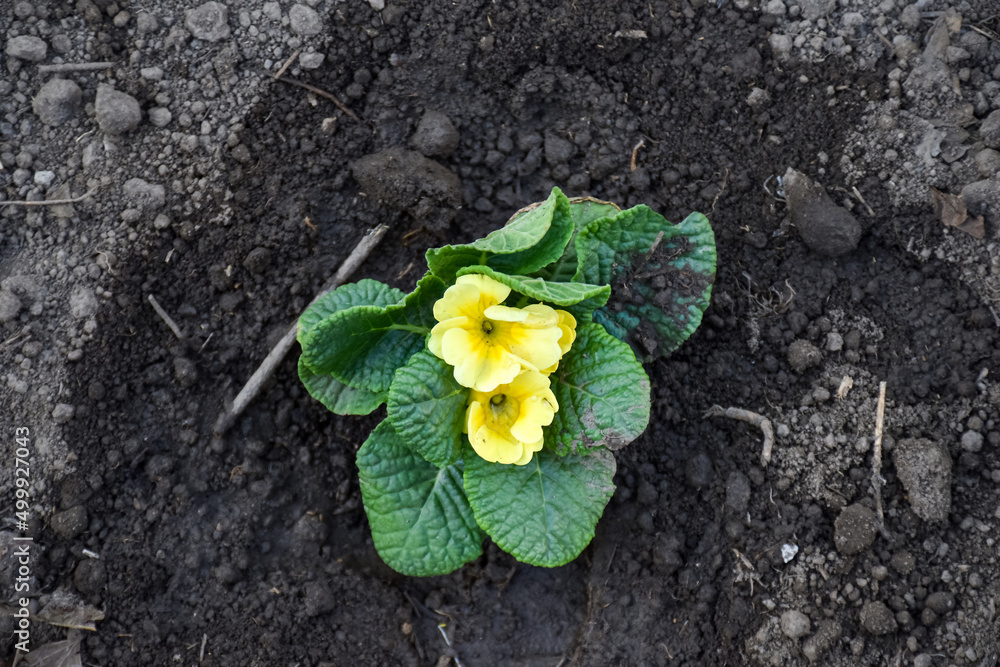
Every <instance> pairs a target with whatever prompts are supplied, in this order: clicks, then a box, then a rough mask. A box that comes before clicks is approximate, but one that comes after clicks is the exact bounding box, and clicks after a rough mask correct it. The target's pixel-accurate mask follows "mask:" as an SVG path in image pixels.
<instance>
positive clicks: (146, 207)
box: [122, 178, 167, 213]
mask: <svg viewBox="0 0 1000 667" xmlns="http://www.w3.org/2000/svg"><path fill="white" fill-rule="evenodd" d="M122 193H123V194H124V195H125V201H126V202H127V203H128V204H129V205H130V206H134V207H135V208H137V209H139V210H140V211H142V212H143V213H152V212H155V211H158V210H160V209H161V208H163V205H164V204H166V203H167V191H166V189H165V188H164V187H163V186H162V185H160V184H159V183H149V182H147V181H144V180H143V179H141V178H130V179H129V180H127V181H125V185H124V186H122Z"/></svg>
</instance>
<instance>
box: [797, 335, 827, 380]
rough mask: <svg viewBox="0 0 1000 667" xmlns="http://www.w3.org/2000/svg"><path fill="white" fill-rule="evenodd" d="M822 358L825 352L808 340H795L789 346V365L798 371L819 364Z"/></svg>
mask: <svg viewBox="0 0 1000 667" xmlns="http://www.w3.org/2000/svg"><path fill="white" fill-rule="evenodd" d="M822 360H823V353H822V352H820V351H819V348H818V347H816V346H815V345H813V344H812V343H810V342H809V341H807V340H802V339H798V340H794V341H792V344H791V345H789V346H788V365H789V366H791V367H792V370H793V371H795V372H796V373H802V372H805V370H806V369H807V368H810V367H812V366H815V365H817V364H818V363H819V362H821V361H822Z"/></svg>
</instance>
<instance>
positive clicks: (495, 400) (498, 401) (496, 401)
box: [490, 394, 507, 407]
mask: <svg viewBox="0 0 1000 667" xmlns="http://www.w3.org/2000/svg"><path fill="white" fill-rule="evenodd" d="M505 400H507V397H506V396H505V395H503V394H496V395H494V396H492V397H491V398H490V403H492V404H493V405H496V406H498V407H499V406H501V405H503V402H504V401H505Z"/></svg>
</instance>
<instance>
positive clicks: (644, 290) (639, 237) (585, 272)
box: [574, 205, 716, 361]
mask: <svg viewBox="0 0 1000 667" xmlns="http://www.w3.org/2000/svg"><path fill="white" fill-rule="evenodd" d="M661 232H662V237H661V238H660V240H659V243H657V238H658V237H660V234H661ZM576 251H577V259H578V263H579V268H578V270H577V274H576V276H575V277H574V280H578V281H582V282H588V283H595V284H607V283H611V289H612V294H613V295H614V296H613V298H612V300H611V303H609V304H608V305H607V306H606V307H604V308H603V309H601V310H599V311H597V312H595V313H594V321H596V322H600V323H601V324H602V325H603V326H604V327H605V328H606V329H607V330H608V332H609V333H611V334H612V335H613V336H615V337H616V338H619V339H621V340H624V341H625V342H627V343H629V344H630V345H631V346H632V349H633V350H635V352H636V355H637V356H639V357H640V358H642V359H644V360H647V361H649V360H651V359H653V358H655V357H657V356H663V355H666V354H669V353H670V352H672V351H674V350H675V349H677V347H678V346H680V344H681V343H683V342H684V341H685V340H687V338H688V337H689V336H690V335H691V334H692V333H694V331H695V329H697V328H698V325H699V324H700V323H701V317H702V314H703V313H704V311H705V309H706V308H707V307H708V302H709V298H710V297H711V294H712V283H713V282H714V280H715V261H716V256H715V235H714V234H713V233H712V227H711V226H710V225H709V222H708V219H707V218H706V217H705V216H704V215H702V214H700V213H692V214H691V215H689V216H688V217H687V218H686V219H685V220H684V221H683V222H681V223H680V224H678V225H673V224H671V223H669V222H667V221H666V220H665V219H664V218H663V216H661V215H660V214H658V213H656V212H654V211H653V210H651V209H650V208H649V207H647V206H644V205H640V206H636V207H634V208H630V209H628V210H626V211H622V212H621V213H620V214H618V215H617V216H615V217H613V218H604V219H601V220H597V221H595V222H593V223H591V224H590V225H588V226H587V227H586V228H585V229H584V230H582V231H581V232H580V233H579V234H578V235H577V238H576Z"/></svg>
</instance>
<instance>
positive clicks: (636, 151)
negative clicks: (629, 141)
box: [628, 139, 646, 171]
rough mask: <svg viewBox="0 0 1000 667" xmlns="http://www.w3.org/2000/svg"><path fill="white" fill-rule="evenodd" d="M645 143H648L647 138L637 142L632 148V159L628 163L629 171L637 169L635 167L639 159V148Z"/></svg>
mask: <svg viewBox="0 0 1000 667" xmlns="http://www.w3.org/2000/svg"><path fill="white" fill-rule="evenodd" d="M645 145H646V140H645V139H640V140H639V143H637V144H636V145H635V146H634V147H633V148H632V159H631V160H630V161H629V163H628V170H629V171H635V169H636V164H635V162H636V160H638V159H639V149H640V148H642V147H643V146H645Z"/></svg>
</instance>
